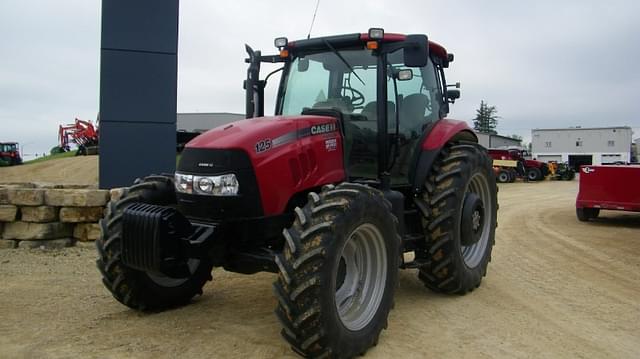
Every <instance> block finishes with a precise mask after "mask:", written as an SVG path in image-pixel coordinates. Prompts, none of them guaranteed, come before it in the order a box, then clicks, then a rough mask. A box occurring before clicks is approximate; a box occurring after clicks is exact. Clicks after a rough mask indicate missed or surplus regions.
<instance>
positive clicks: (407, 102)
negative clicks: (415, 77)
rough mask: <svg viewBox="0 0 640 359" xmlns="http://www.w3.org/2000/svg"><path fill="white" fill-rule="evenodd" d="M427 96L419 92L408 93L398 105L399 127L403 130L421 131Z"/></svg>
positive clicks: (427, 104) (427, 102) (427, 103)
mask: <svg viewBox="0 0 640 359" xmlns="http://www.w3.org/2000/svg"><path fill="white" fill-rule="evenodd" d="M428 106H429V98H428V97H427V96H426V95H424V94H421V93H414V94H411V95H408V96H407V97H405V98H404V100H403V101H402V106H401V107H400V128H401V130H402V131H403V132H408V133H411V132H412V131H415V132H417V133H421V132H422V126H423V125H424V123H425V113H426V111H427V107H428Z"/></svg>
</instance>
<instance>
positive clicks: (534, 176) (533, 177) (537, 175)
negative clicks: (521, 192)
mask: <svg viewBox="0 0 640 359" xmlns="http://www.w3.org/2000/svg"><path fill="white" fill-rule="evenodd" d="M527 178H528V179H529V181H539V180H541V179H542V171H540V169H539V168H536V167H532V168H529V169H528V170H527Z"/></svg>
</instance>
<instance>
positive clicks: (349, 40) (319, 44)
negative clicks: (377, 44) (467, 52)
mask: <svg viewBox="0 0 640 359" xmlns="http://www.w3.org/2000/svg"><path fill="white" fill-rule="evenodd" d="M406 38H407V35H404V34H394V33H385V34H384V37H383V39H382V41H383V42H396V41H403V40H405V39H406ZM369 40H370V39H369V34H366V33H363V34H360V33H353V34H345V35H333V36H324V37H315V38H311V39H303V40H296V41H289V42H288V43H287V48H289V49H291V50H292V51H294V52H295V51H296V50H298V49H299V50H302V51H315V50H318V51H321V50H325V49H326V44H325V41H326V42H328V43H329V44H331V46H333V47H335V48H341V47H350V46H358V45H361V44H364V43H365V42H367V41H369ZM429 53H431V54H433V55H435V56H438V57H439V58H441V59H442V60H443V61H444V62H449V61H451V60H450V59H449V54H448V53H447V50H446V49H445V48H444V47H443V46H442V45H440V44H438V43H436V42H433V41H429Z"/></svg>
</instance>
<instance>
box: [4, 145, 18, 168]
mask: <svg viewBox="0 0 640 359" xmlns="http://www.w3.org/2000/svg"><path fill="white" fill-rule="evenodd" d="M0 162H3V163H4V164H6V165H8V166H14V165H19V164H22V157H21V156H20V151H19V150H18V143H17V142H0Z"/></svg>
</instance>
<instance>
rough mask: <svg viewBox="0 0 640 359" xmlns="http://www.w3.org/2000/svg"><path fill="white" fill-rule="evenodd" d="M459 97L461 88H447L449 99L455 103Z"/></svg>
mask: <svg viewBox="0 0 640 359" xmlns="http://www.w3.org/2000/svg"><path fill="white" fill-rule="evenodd" d="M459 98H460V90H457V89H456V90H450V89H447V100H449V101H450V102H451V103H454V102H455V101H456V100H457V99H459Z"/></svg>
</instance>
